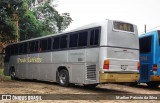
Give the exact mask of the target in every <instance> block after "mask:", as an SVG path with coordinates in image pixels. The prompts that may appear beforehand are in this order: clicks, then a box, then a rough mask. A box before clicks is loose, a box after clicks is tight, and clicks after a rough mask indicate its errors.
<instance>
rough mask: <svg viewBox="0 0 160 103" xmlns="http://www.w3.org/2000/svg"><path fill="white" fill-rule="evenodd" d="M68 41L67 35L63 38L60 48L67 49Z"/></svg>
mask: <svg viewBox="0 0 160 103" xmlns="http://www.w3.org/2000/svg"><path fill="white" fill-rule="evenodd" d="M67 41H68V39H67V35H63V36H61V38H60V48H61V49H64V48H67Z"/></svg>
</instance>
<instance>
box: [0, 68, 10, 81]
mask: <svg viewBox="0 0 160 103" xmlns="http://www.w3.org/2000/svg"><path fill="white" fill-rule="evenodd" d="M0 77H2V78H4V79H5V80H10V79H11V77H10V76H5V75H4V74H3V69H2V68H0Z"/></svg>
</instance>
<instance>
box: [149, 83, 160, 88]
mask: <svg viewBox="0 0 160 103" xmlns="http://www.w3.org/2000/svg"><path fill="white" fill-rule="evenodd" d="M146 84H147V85H148V87H150V88H156V87H158V86H159V84H160V83H156V82H148V83H146Z"/></svg>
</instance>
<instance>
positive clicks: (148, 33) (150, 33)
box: [139, 30, 160, 38]
mask: <svg viewBox="0 0 160 103" xmlns="http://www.w3.org/2000/svg"><path fill="white" fill-rule="evenodd" d="M157 31H160V30H154V31H150V32H146V33H144V34H141V35H140V36H139V37H140V38H143V37H146V36H149V35H155V33H154V32H157Z"/></svg>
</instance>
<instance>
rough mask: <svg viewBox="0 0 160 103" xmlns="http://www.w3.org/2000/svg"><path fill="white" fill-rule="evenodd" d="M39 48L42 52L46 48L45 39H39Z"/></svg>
mask: <svg viewBox="0 0 160 103" xmlns="http://www.w3.org/2000/svg"><path fill="white" fill-rule="evenodd" d="M40 48H41V51H42V52H43V51H46V50H47V39H42V40H40Z"/></svg>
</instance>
